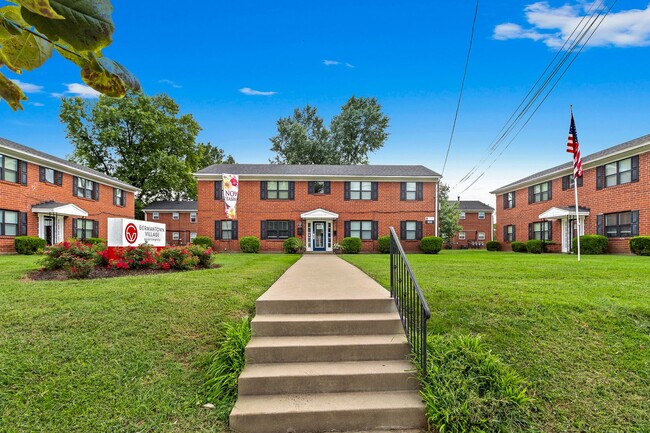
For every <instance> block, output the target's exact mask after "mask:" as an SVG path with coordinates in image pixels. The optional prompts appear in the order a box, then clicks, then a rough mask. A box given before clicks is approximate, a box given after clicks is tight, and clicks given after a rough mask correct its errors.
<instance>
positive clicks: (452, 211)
mask: <svg viewBox="0 0 650 433" xmlns="http://www.w3.org/2000/svg"><path fill="white" fill-rule="evenodd" d="M449 190H450V187H449V185H447V184H444V183H442V182H440V187H439V191H438V200H439V203H440V213H439V218H440V224H439V229H440V237H441V238H442V239H443V240H444V241H445V243H446V244H449V243H451V240H452V239H453V238H454V236H456V234H458V232H459V231H461V230H462V229H463V227H462V226H459V225H458V220H459V219H460V209H459V208H458V202H456V201H449Z"/></svg>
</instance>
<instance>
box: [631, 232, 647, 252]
mask: <svg viewBox="0 0 650 433" xmlns="http://www.w3.org/2000/svg"><path fill="white" fill-rule="evenodd" d="M630 251H632V252H633V253H634V254H636V255H637V256H650V236H635V237H633V238H630Z"/></svg>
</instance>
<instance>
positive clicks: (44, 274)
mask: <svg viewBox="0 0 650 433" xmlns="http://www.w3.org/2000/svg"><path fill="white" fill-rule="evenodd" d="M220 267H221V265H217V264H214V265H212V267H211V268H210V269H216V268H220ZM198 270H201V269H198ZM172 272H191V271H179V270H176V269H169V270H166V271H165V270H163V269H106V268H105V267H102V266H98V267H95V268H94V269H93V270H92V272H91V273H90V276H89V277H88V278H86V279H98V278H115V277H131V276H138V275H157V274H170V273H172ZM70 279H72V278H69V277H68V274H67V272H66V271H64V270H63V269H57V270H54V271H50V270H47V269H43V270H40V269H39V270H37V271H31V272H28V273H27V275H25V277H23V280H27V281H64V280H70Z"/></svg>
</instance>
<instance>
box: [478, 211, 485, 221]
mask: <svg viewBox="0 0 650 433" xmlns="http://www.w3.org/2000/svg"><path fill="white" fill-rule="evenodd" d="M478 219H480V220H484V219H485V212H479V213H478Z"/></svg>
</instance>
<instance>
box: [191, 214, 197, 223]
mask: <svg viewBox="0 0 650 433" xmlns="http://www.w3.org/2000/svg"><path fill="white" fill-rule="evenodd" d="M196 221H197V215H196V212H190V223H192V224H196Z"/></svg>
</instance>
